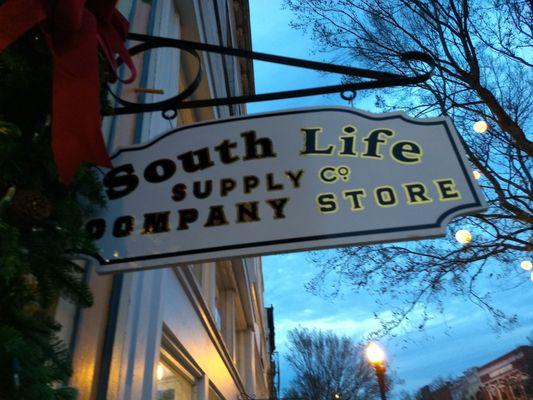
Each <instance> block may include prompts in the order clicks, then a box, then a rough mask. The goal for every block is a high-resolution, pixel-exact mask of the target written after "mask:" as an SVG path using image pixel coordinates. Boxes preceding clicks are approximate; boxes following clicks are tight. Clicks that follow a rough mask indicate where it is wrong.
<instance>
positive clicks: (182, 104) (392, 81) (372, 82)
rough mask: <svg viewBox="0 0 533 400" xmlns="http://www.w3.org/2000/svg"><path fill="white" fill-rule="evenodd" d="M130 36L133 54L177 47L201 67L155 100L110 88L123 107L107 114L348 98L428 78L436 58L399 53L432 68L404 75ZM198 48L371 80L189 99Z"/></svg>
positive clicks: (171, 112) (197, 83)
mask: <svg viewBox="0 0 533 400" xmlns="http://www.w3.org/2000/svg"><path fill="white" fill-rule="evenodd" d="M128 39H130V40H133V41H137V42H140V44H137V45H135V46H133V47H132V48H131V49H129V53H130V54H131V55H132V56H133V55H136V54H139V53H142V52H145V51H149V50H152V49H156V48H175V49H179V50H183V51H186V52H187V53H189V54H191V55H192V56H193V57H194V58H196V60H197V62H198V71H197V73H196V77H195V78H194V79H193V81H192V83H191V84H190V85H189V86H188V87H187V88H185V89H184V90H183V91H182V92H180V93H178V94H177V95H176V96H174V97H172V98H169V99H166V100H162V101H157V102H153V103H134V102H130V101H127V100H124V99H122V98H120V97H119V96H117V95H116V94H115V93H113V92H112V91H111V90H109V91H110V92H111V94H112V95H113V97H114V98H115V99H116V101H117V102H118V103H119V104H120V105H121V107H117V108H114V109H113V110H112V111H110V112H108V114H110V115H120V114H133V113H142V112H152V111H161V112H162V113H163V116H165V115H166V117H167V118H168V117H169V115H170V116H174V115H175V111H176V110H179V109H186V108H199V107H214V106H225V105H233V104H244V103H253V102H259V101H269V100H281V99H289V98H295V97H305V96H313V95H320V94H330V93H340V94H341V96H342V97H343V98H344V99H345V100H351V99H353V97H354V95H353V94H354V93H355V92H356V91H358V90H367V89H377V88H385V87H392V86H407V85H414V84H417V83H422V82H425V81H426V80H427V79H429V78H430V77H431V75H432V73H433V70H434V68H435V61H434V60H433V58H432V57H431V56H430V55H428V54H426V53H421V52H418V51H411V52H406V53H400V54H399V58H400V60H401V61H403V62H409V61H420V62H423V63H426V64H427V65H429V66H430V70H429V71H428V72H425V73H422V74H415V75H413V76H405V75H398V74H393V73H390V72H383V71H375V70H370V69H362V68H354V67H348V66H344V65H336V64H328V63H323V62H318V61H309V60H302V59H298V58H291V57H284V56H278V55H273V54H267V53H259V52H255V51H248V50H241V49H235V48H231V47H225V46H218V45H213V44H206V43H197V42H191V41H187V40H179V39H170V38H164V37H158V36H149V35H143V34H139V33H130V34H129V35H128ZM198 51H204V52H209V53H217V54H222V55H229V56H234V57H240V58H245V59H249V60H250V59H251V60H259V61H265V62H270V63H275V64H282V65H289V66H293V67H300V68H306V69H311V70H315V71H322V72H330V73H336V74H342V75H344V76H347V77H351V78H368V79H369V80H365V81H358V82H352V83H344V84H338V85H330V86H321V87H315V88H307V89H297V90H286V91H279V92H270V93H261V94H252V95H243V96H230V97H224V98H214V99H201V100H187V99H188V98H189V97H190V96H191V95H192V94H193V93H194V92H195V91H196V90H197V89H198V87H199V86H200V83H201V81H202V77H203V68H202V62H201V57H200V55H199V54H198ZM118 63H119V64H120V63H121V60H118ZM346 92H352V95H346V94H345V93H346Z"/></svg>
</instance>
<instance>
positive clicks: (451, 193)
mask: <svg viewBox="0 0 533 400" xmlns="http://www.w3.org/2000/svg"><path fill="white" fill-rule="evenodd" d="M435 186H436V187H437V190H438V191H439V193H440V200H441V201H448V200H456V199H460V198H461V193H459V191H457V189H456V188H455V182H454V180H453V179H440V180H437V181H435Z"/></svg>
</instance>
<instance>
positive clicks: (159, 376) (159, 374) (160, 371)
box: [156, 364, 165, 381]
mask: <svg viewBox="0 0 533 400" xmlns="http://www.w3.org/2000/svg"><path fill="white" fill-rule="evenodd" d="M163 376H165V367H163V364H159V365H158V366H157V370H156V377H157V380H158V381H160V380H161V379H163Z"/></svg>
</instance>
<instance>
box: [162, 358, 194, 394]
mask: <svg viewBox="0 0 533 400" xmlns="http://www.w3.org/2000/svg"><path fill="white" fill-rule="evenodd" d="M193 393H194V382H193V381H191V380H189V379H188V378H187V377H185V376H184V374H182V373H180V372H179V371H177V370H176V369H174V368H173V367H172V366H171V364H170V363H168V362H167V361H166V360H165V359H164V358H162V359H161V362H160V363H159V365H158V366H157V370H156V396H155V400H192V399H193Z"/></svg>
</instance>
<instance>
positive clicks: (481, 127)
mask: <svg viewBox="0 0 533 400" xmlns="http://www.w3.org/2000/svg"><path fill="white" fill-rule="evenodd" d="M487 129H489V124H487V123H486V122H485V121H477V122H476V123H475V124H474V131H475V132H477V133H484V132H487Z"/></svg>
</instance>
